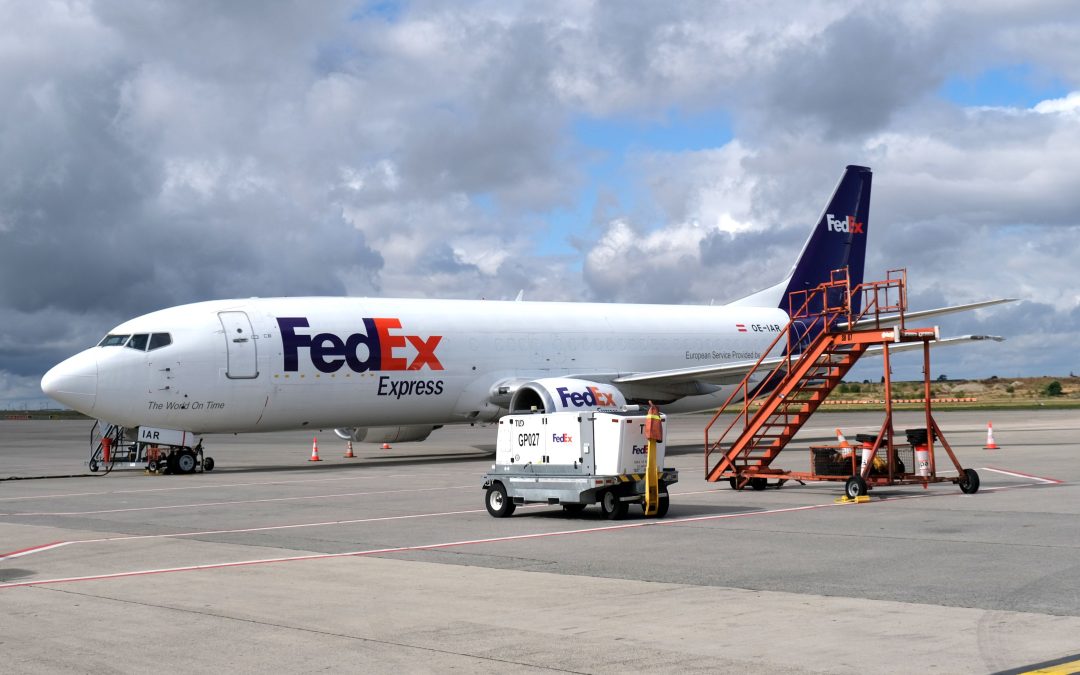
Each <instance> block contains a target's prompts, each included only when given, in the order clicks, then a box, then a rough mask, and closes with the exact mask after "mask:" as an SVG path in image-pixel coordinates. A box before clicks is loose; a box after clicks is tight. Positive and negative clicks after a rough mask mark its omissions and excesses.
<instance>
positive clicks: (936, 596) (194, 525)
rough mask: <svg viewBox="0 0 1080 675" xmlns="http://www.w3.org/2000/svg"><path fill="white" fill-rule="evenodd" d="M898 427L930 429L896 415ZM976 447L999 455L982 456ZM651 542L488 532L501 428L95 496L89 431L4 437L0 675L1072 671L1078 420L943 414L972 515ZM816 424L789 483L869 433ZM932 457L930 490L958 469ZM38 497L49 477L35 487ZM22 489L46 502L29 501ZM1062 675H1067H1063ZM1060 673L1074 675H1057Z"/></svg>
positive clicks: (0, 427) (602, 529) (1077, 610)
mask: <svg viewBox="0 0 1080 675" xmlns="http://www.w3.org/2000/svg"><path fill="white" fill-rule="evenodd" d="M897 417H898V424H897V426H898V428H900V429H903V428H905V427H916V426H924V425H923V424H922V423H921V422H920V418H919V416H918V414H916V413H898V414H897ZM990 419H992V420H993V422H994V433H995V440H996V441H997V443H998V444H999V445H1000V446H1001V448H1000V449H999V450H993V451H988V450H984V449H983V447H982V446H983V445H984V442H985V440H986V423H987V421H988V420H990ZM706 420H707V417H703V416H700V415H693V416H683V417H678V418H672V419H671V420H670V422H669V428H668V431H669V446H670V447H669V453H668V460H667V462H666V465H667V466H669V467H675V468H678V469H679V470H680V474H681V480H680V482H679V483H678V484H676V485H674V486H672V487H671V488H670V492H671V509H670V511H669V513H668V515H667V517H666V518H664V519H662V520H656V519H646V518H643V517H642V516H641V510H640V509H639V508H637V507H631V515H630V517H629V518H628V519H626V520H622V521H608V520H605V519H603V518H602V517H601V515H600V512H599V510H598V509H597V508H596V507H591V508H589V509H587V510H586V511H585V512H584V513H583V514H581V515H580V516H576V517H575V516H570V515H567V514H564V513H563V512H562V510H561V509H560V508H559V507H557V506H554V507H552V506H546V505H542V506H529V507H519V508H518V510H517V512H516V514H515V515H514V516H513V517H512V518H509V519H495V518H492V517H490V516H489V515H488V514H487V512H486V511H485V510H484V507H483V493H482V492H481V489H480V486H481V476H482V475H483V473H484V472H485V471H487V470H488V469H489V468H490V465H491V463H492V461H493V455H494V436H495V434H494V431H493V429H492V428H486V429H485V428H468V427H466V428H445V429H442V430H439V431H436V432H435V434H433V436H432V437H431V438H430V439H428V440H427V441H425V442H424V443H405V444H397V445H395V446H394V447H393V448H392V449H390V450H382V449H379V448H378V446H369V445H360V444H357V445H356V446H355V452H356V453H357V455H358V458H357V459H344V458H342V453H343V451H344V443H343V442H341V441H340V440H339V439H337V438H336V437H335V436H334V435H333V433H332V432H331V431H330V430H326V431H323V432H319V433H318V439H319V450H320V454H321V456H322V458H323V460H324V461H322V462H317V463H316V462H309V461H308V457H309V455H310V452H311V437H312V432H304V433H300V432H298V433H281V434H252V435H245V436H209V437H207V438H206V447H207V449H208V452H207V454H209V455H211V456H213V457H214V459H215V461H216V464H217V468H216V469H215V470H214V471H213V472H210V473H200V474H194V475H188V476H148V475H145V474H144V473H143V472H141V471H131V470H127V471H120V470H117V471H114V472H112V473H110V474H108V475H101V474H100V473H99V474H90V473H89V472H88V471H87V468H86V460H87V458H88V454H89V447H88V439H89V432H90V424H89V423H86V422H77V421H52V422H38V421H6V420H0V479H4V478H8V477H12V478H17V479H12V480H0V655H2V662H3V663H4V664H5V665H4V670H5V671H7V672H29V673H36V672H49V673H55V672H145V671H148V670H151V669H153V670H159V671H161V670H163V671H210V670H214V671H222V670H230V671H235V672H252V671H264V670H269V669H272V670H274V671H283V672H314V671H326V670H330V671H345V670H348V671H357V670H361V669H363V670H374V671H380V672H381V671H390V670H397V671H403V672H446V671H451V670H461V671H469V672H496V671H498V672H504V671H512V672H540V671H565V672H588V673H601V672H625V671H630V672H642V671H648V672H675V671H679V672H699V671H700V672H704V671H709V672H769V673H777V672H779V673H861V672H882V673H892V672H895V673H915V672H942V673H964V672H972V673H988V672H999V671H1013V672H1023V671H1024V670H1031V669H1033V668H1035V667H1036V666H1037V665H1038V664H1042V663H1046V662H1051V661H1055V660H1057V661H1061V660H1065V661H1069V660H1078V659H1080V490H1078V488H1077V485H1078V484H1080V461H1078V459H1080V441H1078V439H1080V411H1045V412H1043V411H1034V412H1033V411H1021V412H998V411H994V412H986V411H978V412H972V413H957V412H953V413H939V414H938V422H939V423H940V425H941V426H942V428H943V430H944V431H945V434H946V437H947V439H948V441H949V442H950V444H951V445H952V446H953V448H954V449H955V450H956V451H957V455H958V457H959V460H960V462H961V464H962V465H963V466H965V467H972V468H975V469H976V470H978V472H979V475H980V477H981V483H982V489H981V490H980V491H979V492H978V493H977V494H973V495H965V494H962V493H961V492H960V490H959V488H958V487H957V486H955V485H953V484H952V483H944V484H935V485H931V486H929V488H928V489H923V488H922V487H920V486H895V487H879V488H876V489H874V490H873V491H872V492H871V493H870V494H871V497H872V500H871V501H870V502H869V503H867V504H842V505H838V504H836V503H835V502H834V499H835V498H837V497H839V496H840V495H841V493H842V484H840V483H807V484H806V485H799V484H797V483H788V484H787V485H785V486H784V487H783V488H782V489H773V488H770V489H768V490H765V491H761V492H755V491H752V490H749V489H747V490H743V491H734V490H731V489H730V488H729V487H728V485H727V484H726V483H723V484H713V483H708V482H706V481H705V480H704V461H703V453H702V440H701V439H702V429H703V427H704V423H705V421H706ZM880 420H881V416H880V414H874V413H830V414H819V415H817V416H816V417H815V418H814V419H812V420H811V421H810V423H809V424H808V425H807V427H806V428H804V430H803V431H802V432H801V433H800V435H799V437H798V438H797V439H796V441H795V442H794V443H793V444H792V445H791V446H790V449H789V450H787V451H785V453H784V454H783V455H782V456H781V457H780V460H779V463H778V464H779V465H780V466H781V467H783V468H791V469H799V470H806V469H807V468H808V465H809V460H808V453H807V450H806V448H807V447H808V446H809V445H812V444H815V445H816V444H833V443H834V442H835V440H834V439H835V436H834V434H833V429H834V428H835V427H840V428H842V429H843V430H844V432H845V434H846V435H847V437H848V438H849V439H852V440H853V439H854V435H855V434H856V433H859V432H871V431H874V430H876V427H878V426H879V425H880ZM949 464H950V462H949V461H948V458H947V456H946V455H945V454H944V453H939V455H938V468H939V469H940V470H941V473H942V474H943V475H954V474H947V473H946V472H945V471H944V470H945V469H947V468H951V467H950V466H948V465H949ZM48 476H65V477H55V478H45V477H48ZM39 478H40V479H39ZM1077 670H1080V665H1078V667H1077ZM1058 672H1070V671H1069V670H1068V669H1066V670H1060V671H1058Z"/></svg>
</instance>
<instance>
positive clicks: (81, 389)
mask: <svg viewBox="0 0 1080 675" xmlns="http://www.w3.org/2000/svg"><path fill="white" fill-rule="evenodd" d="M97 382H98V368H97V354H94V353H91V352H83V353H81V354H76V355H75V356H72V357H71V358H70V359H68V360H67V361H64V362H63V363H60V364H59V365H57V366H55V367H54V368H53V369H52V370H50V371H49V372H47V373H45V376H44V377H42V378H41V391H43V392H45V394H46V395H47V396H48V397H49V398H51V399H53V400H54V401H58V402H60V403H63V404H64V405H66V406H68V407H69V408H72V409H74V410H78V411H79V412H81V413H86V414H90V411H91V410H93V409H94V403H95V402H96V399H97Z"/></svg>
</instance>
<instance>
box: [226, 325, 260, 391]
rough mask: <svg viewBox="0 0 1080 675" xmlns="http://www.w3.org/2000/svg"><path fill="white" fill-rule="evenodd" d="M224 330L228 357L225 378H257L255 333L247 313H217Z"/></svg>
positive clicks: (257, 365)
mask: <svg viewBox="0 0 1080 675" xmlns="http://www.w3.org/2000/svg"><path fill="white" fill-rule="evenodd" d="M218 318H219V319H221V326H222V328H224V329H225V349H226V351H227V352H228V355H229V363H228V370H227V371H226V373H225V374H226V376H227V377H229V379H233V380H245V379H247V380H250V379H253V378H256V377H258V376H259V359H258V354H257V352H256V347H255V333H254V332H253V331H252V330H251V320H250V319H248V315H247V312H218Z"/></svg>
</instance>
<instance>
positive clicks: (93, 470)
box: [90, 459, 98, 473]
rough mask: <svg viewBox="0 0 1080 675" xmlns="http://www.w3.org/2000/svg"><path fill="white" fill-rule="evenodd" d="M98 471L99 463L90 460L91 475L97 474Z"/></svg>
mask: <svg viewBox="0 0 1080 675" xmlns="http://www.w3.org/2000/svg"><path fill="white" fill-rule="evenodd" d="M97 470H98V463H97V461H96V460H93V459H92V460H90V472H91V473H97Z"/></svg>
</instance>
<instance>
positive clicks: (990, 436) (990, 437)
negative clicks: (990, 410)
mask: <svg viewBox="0 0 1080 675" xmlns="http://www.w3.org/2000/svg"><path fill="white" fill-rule="evenodd" d="M1000 449H1001V448H999V447H998V444H997V443H995V442H994V423H993V422H987V423H986V445H984V446H983V450H1000Z"/></svg>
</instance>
